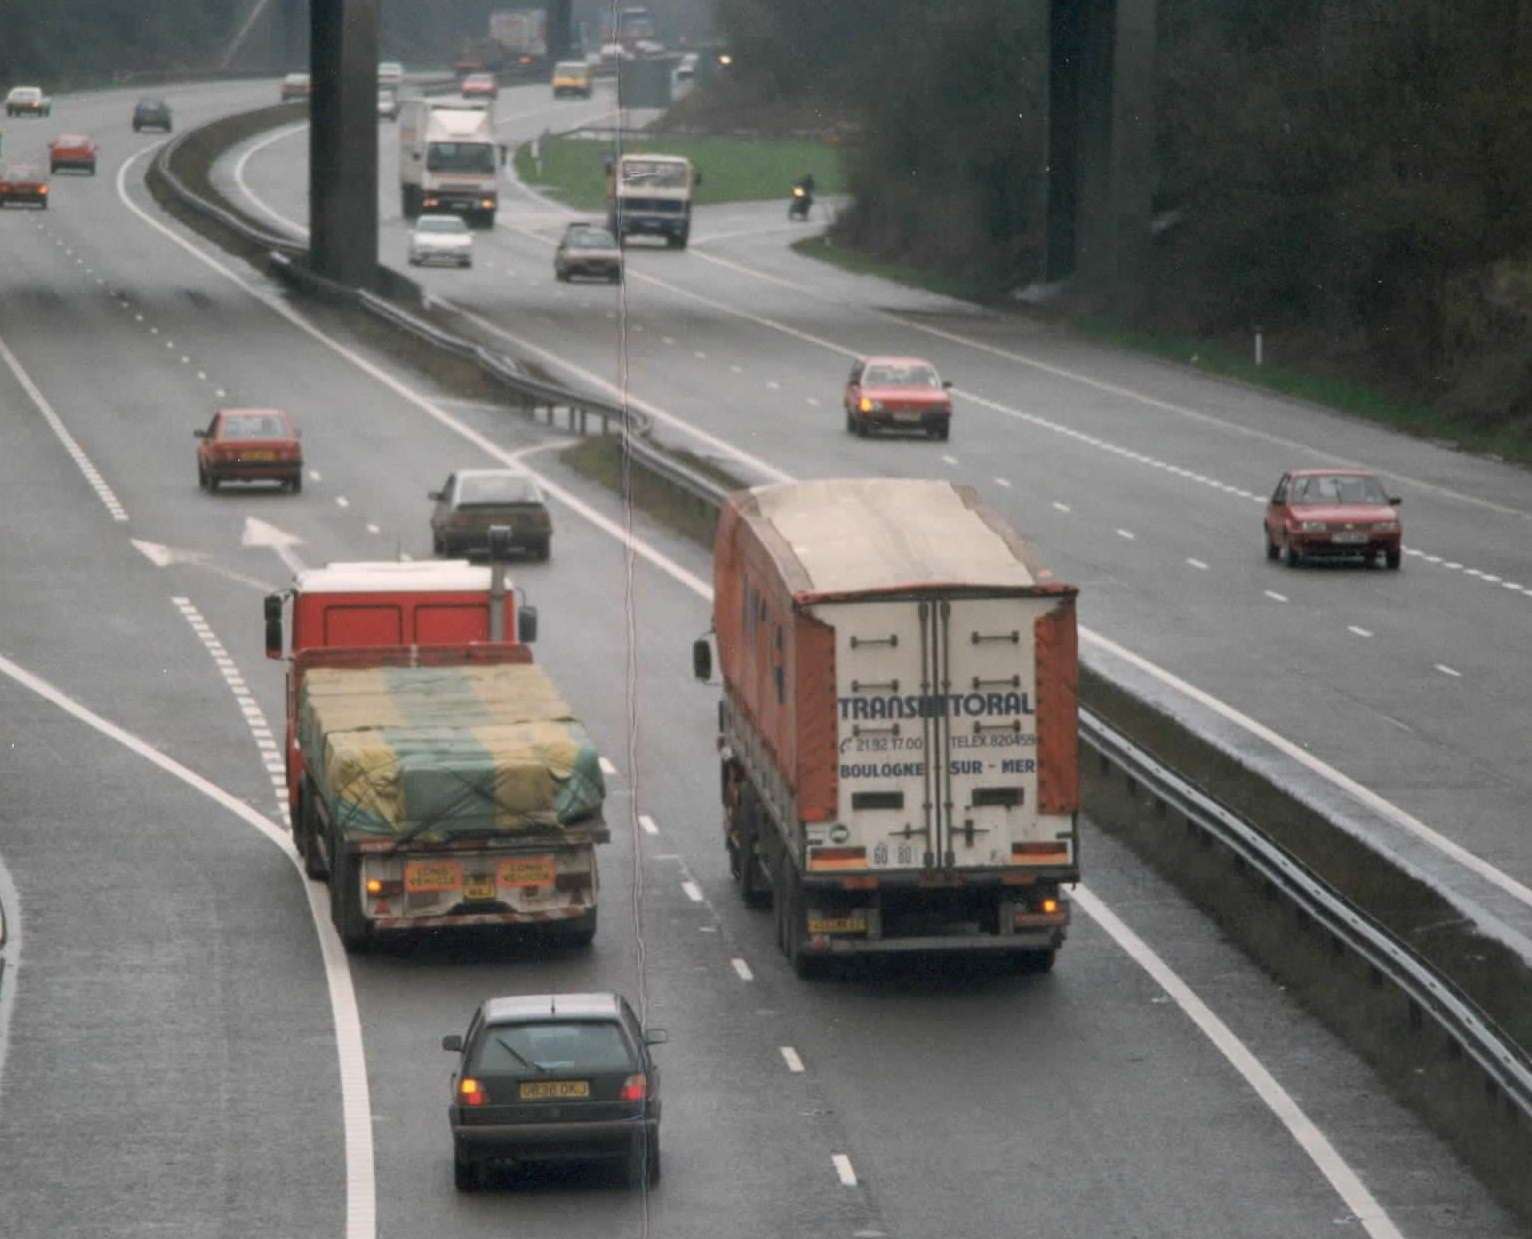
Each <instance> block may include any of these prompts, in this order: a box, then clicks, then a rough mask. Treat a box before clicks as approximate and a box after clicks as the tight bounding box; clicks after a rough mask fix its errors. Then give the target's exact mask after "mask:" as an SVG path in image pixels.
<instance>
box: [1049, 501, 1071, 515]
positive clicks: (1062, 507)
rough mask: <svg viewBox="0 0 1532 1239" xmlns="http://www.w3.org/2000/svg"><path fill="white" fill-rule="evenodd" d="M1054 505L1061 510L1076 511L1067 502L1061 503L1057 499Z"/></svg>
mask: <svg viewBox="0 0 1532 1239" xmlns="http://www.w3.org/2000/svg"><path fill="white" fill-rule="evenodd" d="M1053 506H1054V507H1055V508H1057V509H1058V510H1059V511H1060V512H1072V511H1074V509H1073V508H1071V507H1070V506H1069V505H1068V504H1067V503H1060V502H1059V501H1058V500H1057V499H1055V500H1054V501H1053Z"/></svg>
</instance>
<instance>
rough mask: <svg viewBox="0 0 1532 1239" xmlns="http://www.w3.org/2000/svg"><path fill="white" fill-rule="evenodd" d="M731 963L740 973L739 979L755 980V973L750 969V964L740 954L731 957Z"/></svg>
mask: <svg viewBox="0 0 1532 1239" xmlns="http://www.w3.org/2000/svg"><path fill="white" fill-rule="evenodd" d="M729 963H730V964H732V965H733V966H734V971H735V972H736V973H738V974H739V979H740V980H741V981H753V980H755V973H753V972H751V971H750V965H749V964H747V963H746V962H745V961H744V960H742V959H741V958H740V957H739V956H738V955H736V956H735V957H734V958H733V959H731V960H730V961H729Z"/></svg>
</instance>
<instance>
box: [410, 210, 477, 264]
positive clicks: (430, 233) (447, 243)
mask: <svg viewBox="0 0 1532 1239" xmlns="http://www.w3.org/2000/svg"><path fill="white" fill-rule="evenodd" d="M433 262H439V263H445V264H446V265H448V266H453V267H471V266H473V233H471V232H469V231H468V225H467V223H466V222H464V220H463V219H462V217H461V216H458V215H422V216H421V217H420V218H419V219H417V220H416V221H415V228H414V231H412V232H411V233H410V266H412V267H423V266H427V265H429V264H431V263H433Z"/></svg>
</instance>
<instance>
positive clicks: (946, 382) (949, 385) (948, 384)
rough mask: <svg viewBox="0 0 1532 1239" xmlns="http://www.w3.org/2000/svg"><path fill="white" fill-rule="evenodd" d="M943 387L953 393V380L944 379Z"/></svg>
mask: <svg viewBox="0 0 1532 1239" xmlns="http://www.w3.org/2000/svg"><path fill="white" fill-rule="evenodd" d="M942 386H943V387H945V388H946V389H947V390H948V391H951V390H952V380H951V379H943V380H942Z"/></svg>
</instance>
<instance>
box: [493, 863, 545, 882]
mask: <svg viewBox="0 0 1532 1239" xmlns="http://www.w3.org/2000/svg"><path fill="white" fill-rule="evenodd" d="M553 875H554V865H553V857H552V856H512V857H509V858H508V859H506V860H502V861H501V862H500V869H499V873H498V875H497V876H498V877H499V878H500V884H501V885H502V886H546V885H548V884H549V883H550V882H552V881H553Z"/></svg>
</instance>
